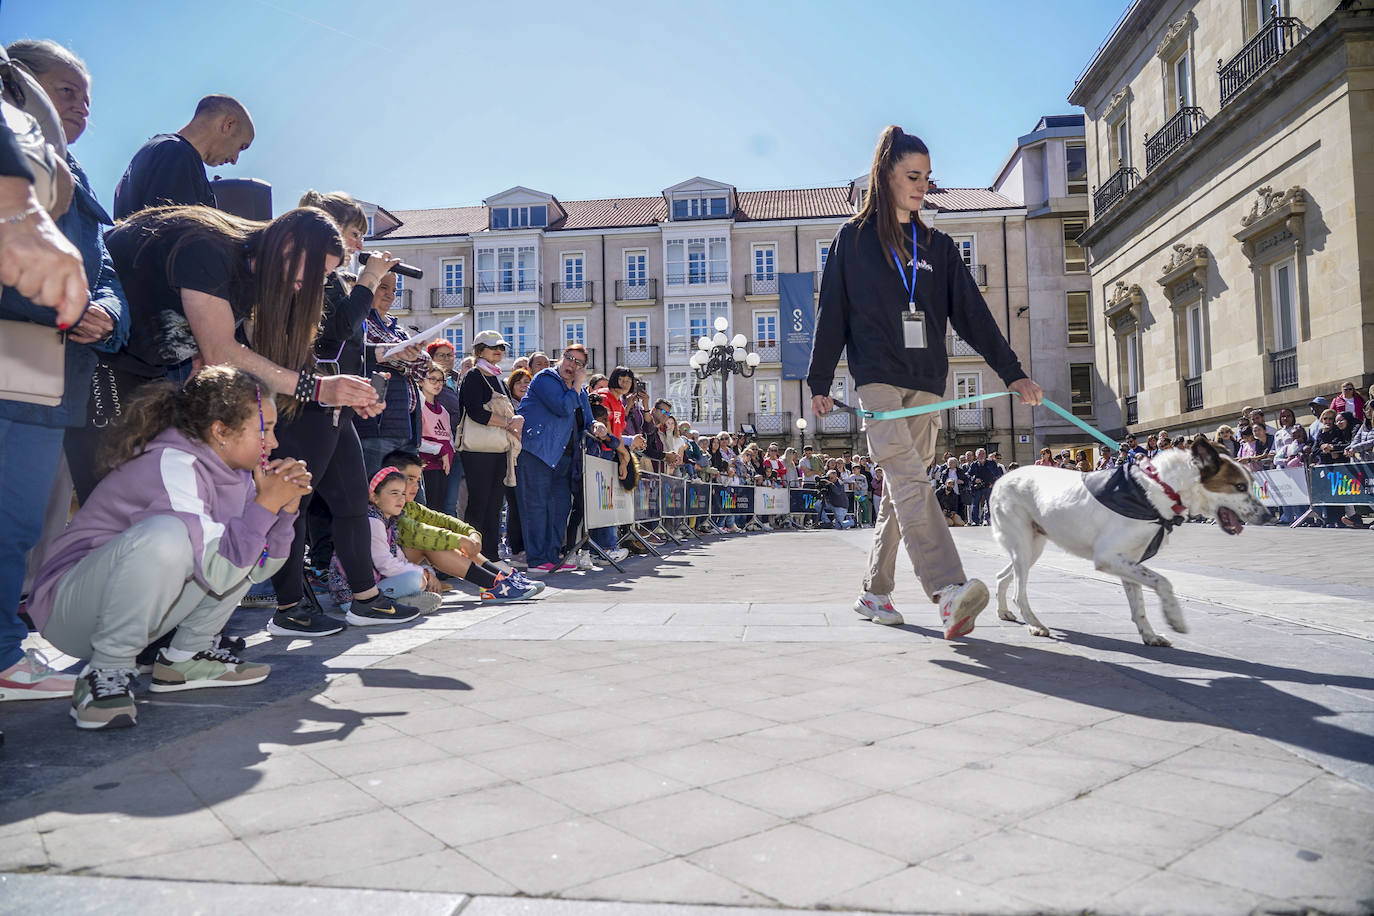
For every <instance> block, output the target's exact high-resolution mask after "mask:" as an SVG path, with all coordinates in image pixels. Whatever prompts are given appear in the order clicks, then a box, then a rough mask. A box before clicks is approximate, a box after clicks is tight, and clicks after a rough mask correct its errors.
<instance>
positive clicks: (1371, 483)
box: [1307, 461, 1374, 506]
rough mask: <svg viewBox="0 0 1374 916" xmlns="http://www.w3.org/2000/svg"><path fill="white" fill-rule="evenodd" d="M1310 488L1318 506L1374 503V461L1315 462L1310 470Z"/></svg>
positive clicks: (1308, 477) (1308, 475)
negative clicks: (1349, 462) (1350, 462)
mask: <svg viewBox="0 0 1374 916" xmlns="http://www.w3.org/2000/svg"><path fill="white" fill-rule="evenodd" d="M1307 491H1308V493H1309V494H1311V502H1312V505H1314V506H1350V505H1361V504H1363V505H1370V504H1374V462H1370V461H1357V462H1354V463H1352V464H1317V465H1313V466H1312V467H1310V468H1308V469H1307Z"/></svg>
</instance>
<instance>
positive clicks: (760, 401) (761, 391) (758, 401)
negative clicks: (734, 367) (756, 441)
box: [754, 378, 782, 433]
mask: <svg viewBox="0 0 1374 916" xmlns="http://www.w3.org/2000/svg"><path fill="white" fill-rule="evenodd" d="M780 404H782V382H781V381H780V380H778V379H775V378H765V379H754V410H755V412H756V413H760V414H777V413H778V412H779V409H780V408H779V405H780ZM779 431H780V430H770V432H774V433H776V432H779ZM760 432H762V430H760Z"/></svg>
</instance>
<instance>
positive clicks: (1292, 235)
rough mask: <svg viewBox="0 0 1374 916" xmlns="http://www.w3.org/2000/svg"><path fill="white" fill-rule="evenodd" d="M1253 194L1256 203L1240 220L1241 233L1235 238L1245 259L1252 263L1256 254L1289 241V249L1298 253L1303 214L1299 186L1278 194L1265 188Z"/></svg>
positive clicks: (1304, 202)
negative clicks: (1255, 196) (1255, 195)
mask: <svg viewBox="0 0 1374 916" xmlns="http://www.w3.org/2000/svg"><path fill="white" fill-rule="evenodd" d="M1255 193H1256V194H1257V195H1258V199H1257V200H1256V201H1255V202H1254V204H1252V205H1251V207H1250V212H1248V213H1246V214H1245V215H1244V216H1242V217H1241V218H1240V224H1241V230H1240V231H1239V232H1237V233H1236V234H1235V239H1236V241H1238V242H1240V244H1241V250H1243V251H1244V252H1245V256H1246V257H1247V258H1249V259H1250V260H1251V261H1254V259H1255V256H1256V255H1257V254H1260V253H1263V252H1265V251H1268V250H1269V249H1271V248H1273V247H1274V246H1275V245H1277V244H1282V243H1283V242H1287V241H1290V240H1291V241H1292V245H1293V249H1294V250H1295V251H1301V250H1302V246H1303V243H1304V235H1303V232H1304V229H1305V225H1304V223H1305V215H1306V213H1307V197H1306V192H1305V191H1303V189H1302V187H1301V186H1300V185H1293V186H1292V187H1291V188H1288V189H1286V190H1281V191H1275V190H1274V189H1273V188H1272V187H1270V186H1268V185H1266V186H1265V187H1262V188H1259V189H1258V190H1257V191H1256V192H1255Z"/></svg>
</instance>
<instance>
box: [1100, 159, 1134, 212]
mask: <svg viewBox="0 0 1374 916" xmlns="http://www.w3.org/2000/svg"><path fill="white" fill-rule="evenodd" d="M1138 181H1140V173H1139V172H1137V171H1136V170H1135V169H1133V168H1131V167H1130V166H1128V165H1122V166H1121V167H1120V168H1118V169H1117V170H1116V171H1115V172H1112V174H1111V175H1110V176H1109V177H1108V178H1107V180H1106V181H1104V182H1102V184H1100V185H1098V186H1097V187H1096V188H1094V189H1093V219H1101V218H1102V215H1103V214H1104V213H1106V212H1107V211H1108V210H1110V209H1111V208H1112V207H1115V206H1116V205H1117V204H1119V203H1121V201H1123V200H1125V199H1126V195H1127V194H1129V193H1130V192H1131V188H1134V187H1135V186H1136V183H1137V182H1138Z"/></svg>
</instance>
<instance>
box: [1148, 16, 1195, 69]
mask: <svg viewBox="0 0 1374 916" xmlns="http://www.w3.org/2000/svg"><path fill="white" fill-rule="evenodd" d="M1196 21H1197V20H1196V19H1194V18H1193V11H1192V10H1189V11H1188V12H1187V13H1185V14H1184V16H1183V18H1182V19H1180V20H1178V21H1177V22H1174V23H1171V24H1170V25H1169V28H1168V29H1166V30H1165V32H1164V37H1163V38H1162V39H1160V42H1159V44H1158V45H1156V46H1155V56H1156V57H1158V58H1159V59H1160V60H1165V61H1167V60H1168V59H1169V58H1171V57H1174V56H1175V55H1176V54H1177V53H1178V49H1179V48H1180V47H1182V46H1183V44H1184V43H1185V42H1187V40H1188V32H1189V31H1190V30H1191V29H1192V27H1193V23H1194V22H1196Z"/></svg>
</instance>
